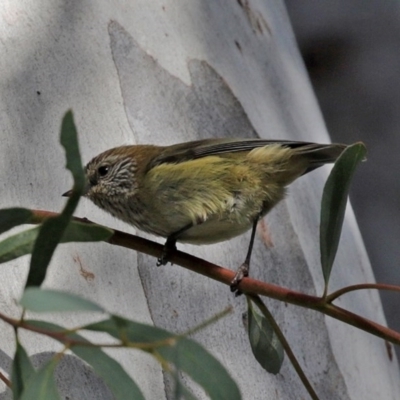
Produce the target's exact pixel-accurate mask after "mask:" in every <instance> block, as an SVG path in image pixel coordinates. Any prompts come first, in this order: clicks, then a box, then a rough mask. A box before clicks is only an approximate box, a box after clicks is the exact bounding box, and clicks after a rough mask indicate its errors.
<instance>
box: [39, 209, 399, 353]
mask: <svg viewBox="0 0 400 400" xmlns="http://www.w3.org/2000/svg"><path fill="white" fill-rule="evenodd" d="M32 212H33V218H32V220H31V223H36V224H37V223H41V222H43V220H44V219H46V218H49V217H55V216H57V215H58V214H56V213H53V212H48V211H40V210H32ZM74 220H76V221H79V222H85V223H92V222H90V221H88V220H87V219H85V218H77V217H74ZM108 242H109V243H110V244H114V245H117V246H122V247H126V248H129V249H132V250H136V251H139V252H141V253H145V254H148V255H150V256H154V257H160V256H161V253H162V250H163V246H162V245H160V244H158V243H155V242H152V241H150V240H147V239H144V238H141V237H138V236H135V235H130V234H128V233H125V232H121V231H118V230H114V234H113V235H112V236H111V237H110V238H109V239H108ZM169 260H170V261H171V262H172V263H173V264H177V265H180V266H182V267H184V268H186V269H189V270H191V271H193V272H196V273H198V274H202V275H204V276H207V277H209V278H211V279H214V280H217V281H219V282H221V283H224V284H226V285H229V284H230V282H231V280H232V279H233V277H234V275H235V273H234V272H233V271H231V270H229V269H226V268H222V267H219V266H217V265H215V264H212V263H210V262H207V261H205V260H202V259H200V258H197V257H194V256H191V255H189V254H187V253H183V252H181V251H175V252H173V253H172V254H171V255H170V256H169ZM240 291H241V292H243V293H251V294H257V295H261V296H267V297H270V298H273V299H276V300H280V301H284V302H286V303H291V304H294V305H297V306H300V307H305V308H310V309H313V310H316V311H319V312H321V313H323V314H326V315H329V316H330V317H332V318H335V319H338V320H340V321H343V322H345V323H347V324H350V325H353V326H355V327H357V328H359V329H362V330H364V331H366V332H369V333H371V334H373V335H376V336H378V337H381V338H382V339H385V340H388V341H390V342H391V343H394V344H398V345H400V333H398V332H396V331H394V330H392V329H389V328H387V327H385V326H383V325H380V324H377V323H375V322H373V321H370V320H368V319H366V318H363V317H361V316H359V315H357V314H353V313H351V312H350V311H347V310H344V309H342V308H340V307H337V306H335V305H333V304H330V303H329V302H327V301H326V299H324V298H321V297H317V296H312V295H308V294H304V293H300V292H297V291H294V290H290V289H287V288H283V287H280V286H277V285H273V284H270V283H267V282H261V281H257V280H255V279H252V278H244V279H243V280H242V281H241V283H240Z"/></svg>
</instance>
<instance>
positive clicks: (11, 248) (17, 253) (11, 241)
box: [0, 226, 40, 263]
mask: <svg viewBox="0 0 400 400" xmlns="http://www.w3.org/2000/svg"><path fill="white" fill-rule="evenodd" d="M39 229H40V228H39V227H38V226H36V227H35V228H31V229H28V230H26V231H23V232H19V233H17V234H15V235H12V236H9V237H8V238H7V239H4V240H3V241H1V242H0V263H5V262H7V261H10V260H14V259H15V258H18V257H21V256H24V255H26V254H29V253H31V252H32V249H33V245H34V243H35V240H36V238H37V236H38V234H39Z"/></svg>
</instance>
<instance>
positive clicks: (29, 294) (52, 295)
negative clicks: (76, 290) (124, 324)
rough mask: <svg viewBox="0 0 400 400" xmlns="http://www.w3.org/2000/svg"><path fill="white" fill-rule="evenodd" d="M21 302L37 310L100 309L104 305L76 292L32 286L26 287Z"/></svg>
mask: <svg viewBox="0 0 400 400" xmlns="http://www.w3.org/2000/svg"><path fill="white" fill-rule="evenodd" d="M20 304H21V305H22V306H23V307H25V308H26V309H28V310H31V311H36V312H54V311H100V312H105V311H104V309H103V308H102V307H100V306H99V305H97V304H96V303H93V302H91V301H89V300H86V299H83V298H82V297H79V296H76V295H74V294H70V293H65V292H59V291H56V290H49V289H39V288H36V287H31V288H27V289H25V292H24V294H23V296H22V298H21V301H20Z"/></svg>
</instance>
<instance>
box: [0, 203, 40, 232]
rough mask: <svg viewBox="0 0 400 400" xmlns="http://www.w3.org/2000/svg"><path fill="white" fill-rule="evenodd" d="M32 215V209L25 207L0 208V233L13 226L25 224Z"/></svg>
mask: <svg viewBox="0 0 400 400" xmlns="http://www.w3.org/2000/svg"><path fill="white" fill-rule="evenodd" d="M31 217H32V211H30V210H27V209H26V208H4V209H3V210H0V234H1V233H4V232H7V231H9V230H10V229H11V228H14V227H15V226H18V225H22V224H26V223H28V222H29V220H30V219H31Z"/></svg>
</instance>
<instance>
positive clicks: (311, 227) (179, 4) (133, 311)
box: [0, 0, 400, 400]
mask: <svg viewBox="0 0 400 400" xmlns="http://www.w3.org/2000/svg"><path fill="white" fill-rule="evenodd" d="M0 21H1V23H0V31H1V38H2V40H1V44H0V46H1V49H2V51H1V54H2V55H3V56H2V57H1V61H0V65H1V67H0V68H1V85H2V86H1V92H2V96H1V99H0V104H1V111H0V115H1V121H2V129H1V135H2V141H1V142H2V144H1V147H0V151H1V157H0V160H1V163H2V168H1V174H2V182H3V190H2V196H1V199H0V205H1V206H2V207H10V206H14V205H19V206H23V207H27V208H40V209H44V210H52V211H59V210H61V209H62V207H63V204H64V199H63V198H62V197H61V194H62V193H64V192H65V191H66V190H68V189H69V188H70V185H71V180H70V176H69V173H68V171H67V170H66V169H65V168H64V167H65V157H64V153H63V150H62V148H61V146H60V145H59V127H60V122H61V118H62V116H63V114H64V113H65V111H66V110H67V109H68V108H72V110H73V112H74V116H75V122H76V124H77V127H78V131H79V140H80V146H81V153H82V156H83V159H84V161H85V162H86V161H88V160H89V159H90V158H92V157H93V156H95V155H97V154H98V153H100V152H101V151H103V150H106V149H108V148H111V147H114V146H118V145H122V144H136V143H142V144H144V143H152V144H173V143H178V142H182V141H187V140H195V139H203V138H208V137H243V138H245V137H261V138H265V139H290V140H305V141H313V142H314V141H315V142H329V136H328V134H327V132H326V128H325V125H324V122H323V120H322V117H321V114H320V111H319V108H318V105H317V103H316V100H315V97H314V94H313V92H312V89H311V87H310V83H309V80H308V78H307V75H306V71H305V69H304V65H303V63H302V60H301V59H300V56H299V52H298V49H297V45H296V42H295V38H294V36H293V33H292V30H291V28H290V22H289V20H288V17H287V14H286V10H285V8H284V6H283V4H282V2H279V1H275V2H265V1H257V0H251V1H248V0H238V1H236V2H235V1H230V2H228V1H222V0H220V1H208V2H200V1H199V2H194V1H192V2H188V1H184V0H182V1H165V2H163V3H160V2H152V1H138V0H136V1H134V0H131V1H129V2H124V3H123V4H122V3H121V4H119V3H116V4H113V5H112V6H111V2H108V1H104V0H99V1H96V2H93V1H92V2H91V1H87V0H86V1H80V2H73V1H52V2H46V3H45V2H44V1H39V2H38V1H35V2H33V1H29V0H20V1H18V2H3V3H2V4H1V5H0ZM326 176H327V170H326V169H321V170H318V171H315V172H313V173H311V174H309V175H307V176H305V177H303V178H301V179H300V180H299V181H297V182H296V183H294V184H293V185H292V186H291V188H290V190H289V193H288V196H287V200H285V201H283V202H282V203H281V204H280V205H279V206H278V207H277V208H276V209H275V210H274V211H273V212H271V213H270V214H269V215H268V216H267V217H266V218H265V219H264V220H263V221H262V223H261V225H262V229H259V234H258V235H257V237H256V243H255V248H254V254H253V259H252V270H251V276H252V277H254V278H257V279H260V280H264V281H267V282H271V283H275V284H278V285H281V286H285V287H290V288H292V289H295V290H298V291H302V292H304V293H308V294H322V290H323V277H322V272H321V268H320V262H319V239H318V225H319V212H320V201H321V193H322V188H323V185H324V181H325V179H326ZM76 215H78V216H82V217H88V218H89V219H90V220H92V221H96V222H99V223H101V224H104V225H108V226H112V227H114V228H117V229H121V230H126V231H129V232H135V230H134V229H133V228H131V227H129V226H127V225H124V224H122V223H120V222H118V221H116V220H114V219H112V218H110V217H109V216H108V215H106V214H105V213H104V212H102V211H100V210H98V209H96V208H95V207H94V206H93V205H92V204H91V203H89V202H88V201H87V200H82V202H81V204H80V206H79V209H78V211H77V212H76ZM149 237H150V236H149ZM342 238H343V240H342V241H341V244H340V248H339V253H338V256H337V260H336V263H335V267H334V270H333V273H332V279H331V283H330V289H331V290H333V289H337V288H339V287H342V286H346V285H349V284H353V283H361V282H373V281H374V278H373V274H372V272H371V269H370V265H369V261H368V258H367V255H366V252H365V249H364V246H363V243H362V240H361V237H360V234H359V231H358V228H357V223H356V221H355V219H354V215H353V213H352V211H351V209H349V211H348V213H347V216H346V220H345V225H344V230H343V237H342ZM248 240H249V234H246V235H243V236H242V237H239V238H236V239H233V240H231V241H229V242H224V243H221V244H218V245H212V246H200V247H196V246H189V245H179V244H178V247H179V249H180V250H183V251H186V252H189V253H192V254H194V255H196V256H197V257H201V258H205V259H207V260H209V261H212V262H215V263H216V264H219V265H222V266H226V267H228V268H232V269H236V268H237V266H238V265H239V264H240V263H241V262H242V261H243V258H244V256H245V253H246V249H247V245H248ZM28 262H29V260H28V258H27V257H23V258H20V259H17V260H15V261H12V262H9V263H8V264H5V265H3V266H2V268H1V279H0V288H1V290H0V304H1V310H0V311H2V312H4V313H7V314H8V315H13V316H15V317H18V316H19V315H20V309H19V307H18V306H17V305H16V301H15V300H16V299H18V298H19V297H20V295H21V293H22V290H23V286H24V282H25V279H26V272H27V265H28ZM155 263H156V260H155V259H154V258H151V257H148V256H145V255H143V254H140V253H135V252H132V251H129V250H126V249H122V248H119V247H115V246H110V245H108V244H105V243H90V244H69V245H63V246H61V247H60V248H58V250H57V252H56V254H55V256H54V257H53V260H52V262H51V265H50V267H49V270H48V274H47V278H46V281H45V287H51V288H54V289H60V290H65V291H68V292H72V293H75V294H78V295H82V296H84V297H86V298H88V299H91V300H93V301H95V302H98V303H99V304H101V305H102V306H103V307H105V308H106V309H107V310H108V311H110V312H113V313H117V314H120V315H123V316H126V317H128V318H131V319H135V320H139V321H141V322H147V323H154V324H155V325H156V326H159V327H163V328H166V329H169V330H171V331H174V332H184V331H187V330H188V329H189V328H191V327H194V326H196V325H198V324H199V323H200V322H201V321H204V320H205V319H207V318H210V317H211V316H213V315H214V314H216V313H217V312H219V311H221V310H223V309H224V308H226V307H227V306H228V305H233V308H234V312H233V313H232V314H230V315H229V316H228V317H225V318H224V319H222V320H220V321H218V322H217V323H215V324H214V325H211V326H208V327H207V328H206V329H204V330H201V331H200V332H198V333H196V334H195V335H194V338H195V339H196V340H198V341H199V342H200V343H201V344H203V345H204V346H205V347H206V348H207V349H208V350H209V351H210V352H212V353H213V354H214V355H215V356H216V357H217V358H218V359H219V360H220V361H221V362H222V364H223V365H224V366H226V368H227V369H228V370H229V372H230V374H231V375H232V377H233V378H234V379H235V380H236V381H237V382H238V384H239V386H240V389H241V392H242V396H243V399H248V400H252V399H266V398H273V397H274V396H275V397H276V398H281V399H296V400H297V399H301V398H308V394H307V392H306V390H305V389H304V387H303V385H302V383H301V381H300V379H299V378H298V376H297V375H296V373H295V371H294V369H293V367H292V365H291V364H290V363H289V361H288V360H287V359H286V360H285V362H284V364H283V367H282V369H281V372H280V373H279V374H278V375H276V376H274V375H271V374H268V373H266V372H265V371H264V370H263V369H262V368H261V367H260V366H259V364H258V363H257V362H256V360H255V358H254V356H253V354H252V352H251V349H250V346H249V343H248V338H247V334H246V330H245V328H244V326H243V323H242V313H243V312H244V311H246V304H245V298H244V296H242V297H239V298H234V297H233V295H232V294H231V293H230V291H229V289H228V288H227V287H226V286H223V285H221V284H220V283H218V282H215V281H212V280H210V279H207V278H205V277H203V276H198V275H194V274H193V273H192V272H189V271H187V270H184V269H182V268H180V267H179V266H176V265H173V266H170V265H168V266H166V267H163V268H156V266H155ZM267 304H268V306H269V307H270V309H271V311H272V313H273V314H274V316H275V317H276V319H277V321H278V323H279V324H280V326H281V328H282V330H283V331H284V333H285V334H286V336H287V338H288V340H289V343H290V344H291V346H292V348H293V350H294V352H295V354H296V356H297V357H298V359H299V361H300V363H301V365H302V367H303V368H304V370H305V373H306V375H307V376H308V377H309V379H310V380H311V383H312V384H313V386H314V388H315V390H316V392H317V393H318V395H319V396H320V398H321V399H334V398H336V399H354V400H356V399H376V398H385V399H391V398H393V399H395V398H397V396H398V393H399V391H400V385H399V379H398V378H399V377H398V365H397V360H396V359H393V360H392V361H391V360H390V359H389V357H388V354H387V350H386V347H385V343H384V342H383V341H382V340H380V339H377V338H375V337H373V336H370V335H368V334H366V333H364V332H361V331H359V330H356V329H355V328H352V327H349V326H346V325H344V324H343V323H341V322H337V321H334V320H332V319H329V318H325V317H324V316H322V315H321V314H317V313H316V312H314V311H310V310H305V309H299V308H297V307H295V306H290V305H289V306H287V305H285V304H282V303H278V302H275V301H269V300H267ZM338 304H340V306H342V307H345V308H349V309H351V311H353V312H356V313H360V314H362V315H363V316H366V317H368V318H371V319H373V320H375V321H377V322H379V323H383V324H384V323H385V320H384V316H383V313H382V309H381V304H380V300H379V295H378V294H377V293H376V292H372V291H368V292H363V293H356V294H354V295H346V296H345V297H343V298H341V299H340V301H339V302H338ZM96 318H98V317H97V316H92V315H89V314H85V315H83V314H76V313H74V314H72V313H70V314H62V315H52V316H51V317H50V319H51V320H52V321H54V322H56V323H59V324H62V325H64V326H68V327H74V326H78V325H81V324H84V323H87V322H88V321H89V320H90V321H91V320H96ZM0 329H1V331H2V334H1V335H0V369H2V370H3V371H9V368H10V365H11V364H10V363H11V361H10V360H11V358H12V357H13V355H14V341H13V332H12V330H11V329H9V328H8V327H7V326H6V325H5V324H3V323H1V325H0ZM88 337H89V338H91V337H94V336H91V335H88ZM97 337H98V336H96V338H97ZM22 341H23V344H24V345H25V347H26V348H27V349H28V351H29V355H30V356H31V357H32V359H33V360H34V363H35V364H36V365H38V364H40V362H42V361H43V360H44V359H47V358H48V357H49V355H51V354H52V352H55V351H59V350H60V346H59V344H57V343H55V342H52V341H48V340H46V339H43V338H42V337H40V336H39V335H31V334H26V335H23V336H22ZM109 353H110V354H112V356H113V357H115V359H117V360H118V361H119V362H120V363H121V364H122V365H123V367H124V368H125V369H126V371H127V372H128V373H129V374H130V375H131V376H132V377H133V378H134V379H135V380H136V381H137V382H138V384H139V386H140V387H141V389H142V390H143V392H144V394H145V396H146V398H148V399H162V398H168V399H170V398H172V393H170V391H169V389H168V388H169V385H168V379H167V377H165V376H164V375H163V373H162V369H161V367H160V365H159V364H158V363H157V362H156V361H155V360H154V359H153V358H151V357H150V356H148V355H146V354H143V353H139V352H128V351H124V352H122V351H115V352H111V351H110V352H109ZM64 365H65V368H64V369H63V370H61V371H60V370H59V371H58V375H57V376H58V377H57V381H58V385H59V388H60V390H61V393H62V394H63V395H64V396H69V397H70V398H84V397H85V398H87V399H96V400H97V399H109V398H111V394H110V392H109V391H108V389H107V388H106V387H105V386H104V385H103V384H102V383H101V382H99V379H98V378H97V377H96V376H95V375H94V374H93V373H92V372H90V371H89V369H88V367H87V366H86V365H85V364H84V363H82V362H81V361H79V360H77V359H76V358H75V357H73V356H68V357H67V358H66V359H65V360H64ZM1 385H2V384H1V383H0V390H1V391H5V388H4V386H1ZM188 385H189V386H191V387H192V388H193V391H194V393H195V394H196V395H198V396H199V397H200V398H204V397H205V395H204V394H202V393H199V389H198V387H196V386H195V385H193V384H192V383H188ZM82 393H84V395H83V394H82ZM2 396H4V397H2ZM5 396H7V395H6V394H3V395H0V398H6V397H5ZM275 397H274V398H275Z"/></svg>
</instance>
